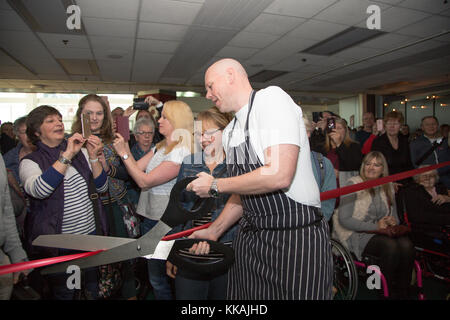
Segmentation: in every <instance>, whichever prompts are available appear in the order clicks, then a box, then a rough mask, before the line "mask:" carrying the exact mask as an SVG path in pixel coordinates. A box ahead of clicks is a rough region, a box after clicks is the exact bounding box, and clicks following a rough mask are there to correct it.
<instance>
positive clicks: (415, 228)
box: [404, 213, 450, 284]
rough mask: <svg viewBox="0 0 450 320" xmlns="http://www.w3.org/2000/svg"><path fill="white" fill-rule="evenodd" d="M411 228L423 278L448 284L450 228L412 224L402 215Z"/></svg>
mask: <svg viewBox="0 0 450 320" xmlns="http://www.w3.org/2000/svg"><path fill="white" fill-rule="evenodd" d="M404 219H405V222H406V223H407V224H408V225H409V226H410V228H411V241H412V242H413V244H414V247H415V249H416V259H417V261H418V263H419V265H420V267H421V268H422V269H423V275H424V277H433V278H436V279H439V280H441V281H444V282H446V283H447V284H450V254H449V252H450V226H434V225H425V224H414V223H411V222H410V221H409V220H408V216H407V214H406V213H405V215H404Z"/></svg>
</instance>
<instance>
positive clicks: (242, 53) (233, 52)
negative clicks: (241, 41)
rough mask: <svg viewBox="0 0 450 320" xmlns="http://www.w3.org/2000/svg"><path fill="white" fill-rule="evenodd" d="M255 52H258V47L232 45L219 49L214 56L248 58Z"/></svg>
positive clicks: (237, 58)
mask: <svg viewBox="0 0 450 320" xmlns="http://www.w3.org/2000/svg"><path fill="white" fill-rule="evenodd" d="M256 52H258V49H252V48H239V47H232V46H226V47H224V48H222V50H220V51H219V52H218V53H217V54H216V56H217V57H221V58H233V59H236V60H241V59H242V60H245V59H248V58H250V57H251V56H252V55H254V54H255V53H256Z"/></svg>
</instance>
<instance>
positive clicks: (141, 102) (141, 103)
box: [133, 98, 150, 110]
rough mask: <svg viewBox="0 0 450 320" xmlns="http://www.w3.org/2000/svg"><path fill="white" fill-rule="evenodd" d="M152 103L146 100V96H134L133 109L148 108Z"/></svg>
mask: <svg viewBox="0 0 450 320" xmlns="http://www.w3.org/2000/svg"><path fill="white" fill-rule="evenodd" d="M149 107H150V105H149V104H148V103H147V102H145V98H134V99H133V109H134V110H148V108H149Z"/></svg>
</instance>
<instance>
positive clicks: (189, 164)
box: [171, 152, 238, 242]
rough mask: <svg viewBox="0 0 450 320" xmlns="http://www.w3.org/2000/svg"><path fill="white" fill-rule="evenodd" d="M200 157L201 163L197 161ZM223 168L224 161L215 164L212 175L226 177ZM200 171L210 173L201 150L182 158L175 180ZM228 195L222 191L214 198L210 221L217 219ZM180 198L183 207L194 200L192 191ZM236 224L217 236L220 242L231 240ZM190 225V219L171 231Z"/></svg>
mask: <svg viewBox="0 0 450 320" xmlns="http://www.w3.org/2000/svg"><path fill="white" fill-rule="evenodd" d="M200 159H201V163H199V162H200V161H199V160H200ZM194 160H195V161H194ZM225 168H226V163H225V162H223V163H221V164H219V165H217V167H215V168H214V170H213V172H212V175H213V176H214V177H217V178H220V177H228V174H227V171H226V169H225ZM224 169H225V170H224ZM223 170H224V171H223ZM221 171H222V172H223V173H222V174H221V175H220V177H218V176H217V175H218V174H219V173H220V172H221ZM200 172H206V173H208V174H211V172H210V171H209V168H208V167H207V166H206V164H205V161H204V159H203V156H202V152H197V153H195V154H191V155H189V156H187V157H185V158H184V159H183V163H182V164H181V168H180V171H179V173H178V177H177V182H178V181H180V180H181V179H183V178H186V177H192V176H196V175H197V174H198V173H200ZM229 197H230V195H229V194H223V193H222V194H219V197H218V198H216V205H215V208H216V209H215V210H214V211H213V212H212V215H211V216H212V217H211V221H214V220H216V219H217V217H218V216H219V215H220V213H221V212H222V210H223V208H224V207H225V204H226V203H227V201H228V198H229ZM181 200H182V202H183V207H184V208H192V206H193V204H194V201H195V196H194V195H193V194H192V193H184V194H183V195H182V196H181ZM237 225H238V224H237V223H236V224H235V225H234V226H233V227H231V228H230V229H228V231H227V232H225V233H224V234H223V235H222V236H221V237H220V238H219V241H220V242H229V241H232V240H233V238H234V234H235V232H236V228H237ZM192 227H193V226H192V221H189V222H188V223H186V224H185V225H184V226H178V227H175V229H174V230H173V232H177V231H181V230H187V229H191V228H192ZM173 232H171V233H173Z"/></svg>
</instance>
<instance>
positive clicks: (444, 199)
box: [431, 194, 450, 206]
mask: <svg viewBox="0 0 450 320" xmlns="http://www.w3.org/2000/svg"><path fill="white" fill-rule="evenodd" d="M431 202H433V203H434V204H437V205H439V206H440V205H442V204H444V203H447V202H450V197H449V196H446V195H444V194H438V195H437V196H434V197H433V198H431Z"/></svg>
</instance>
